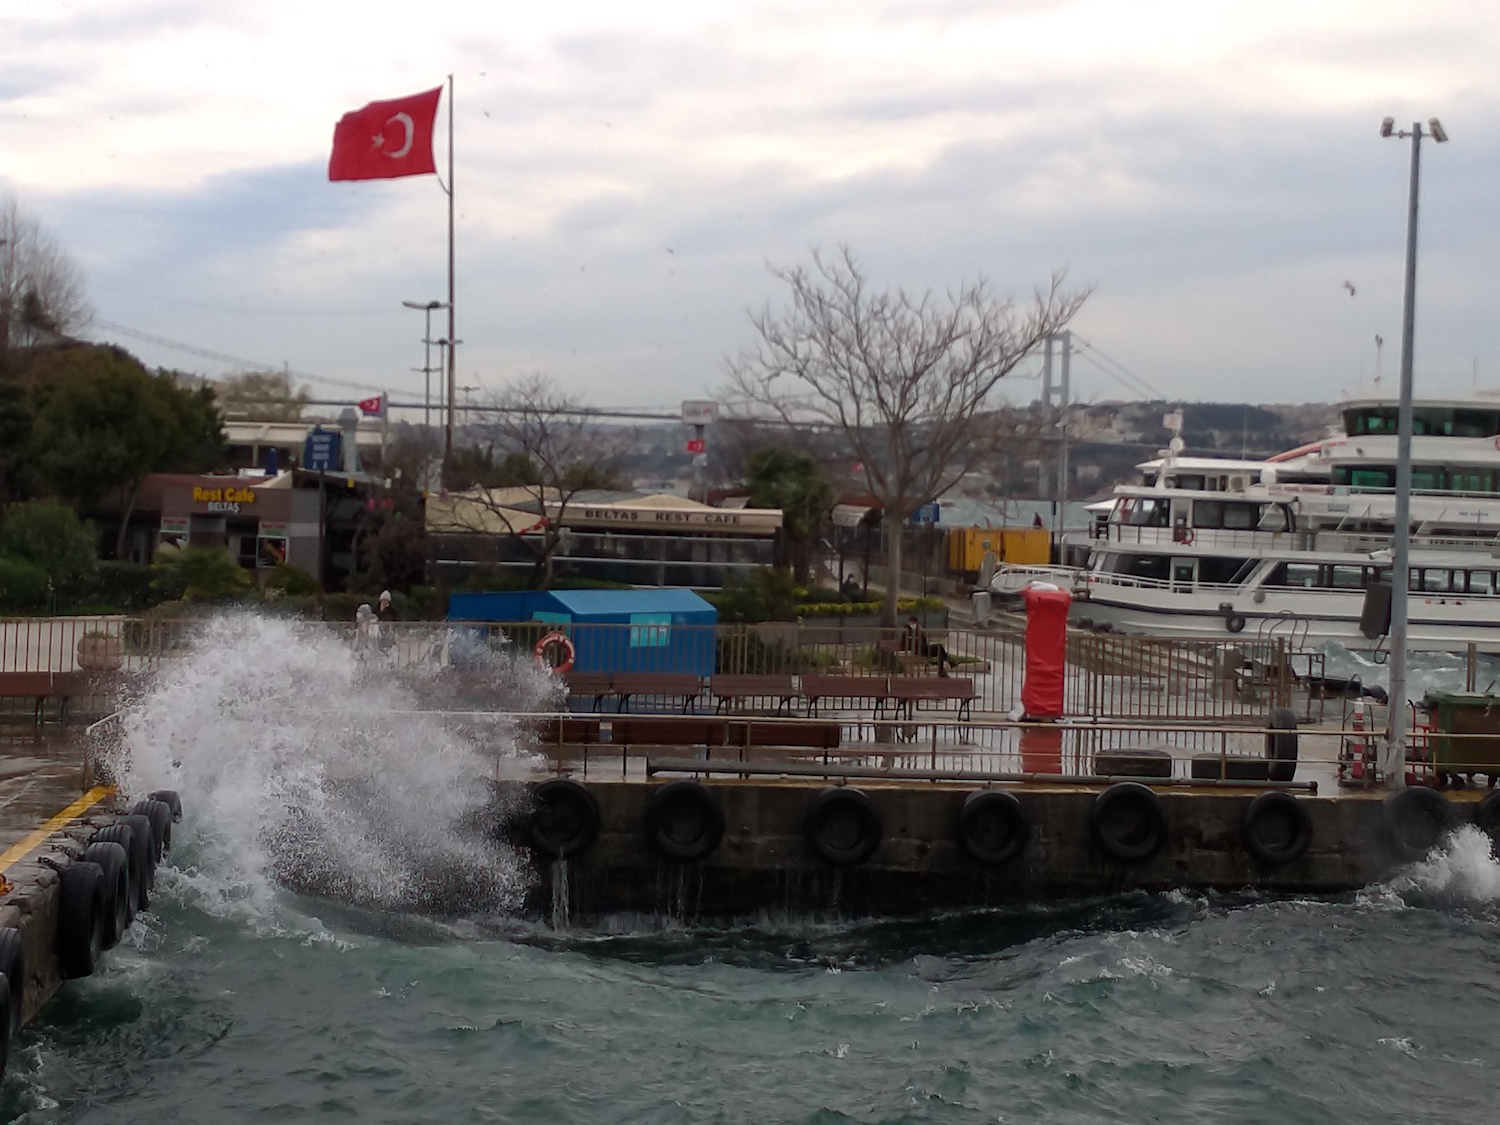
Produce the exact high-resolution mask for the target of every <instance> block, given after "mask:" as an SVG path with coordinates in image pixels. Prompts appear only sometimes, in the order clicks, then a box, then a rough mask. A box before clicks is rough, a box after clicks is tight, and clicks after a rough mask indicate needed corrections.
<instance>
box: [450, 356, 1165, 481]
mask: <svg viewBox="0 0 1500 1125" xmlns="http://www.w3.org/2000/svg"><path fill="white" fill-rule="evenodd" d="M459 342H460V343H462V342H463V341H459ZM1141 483H1142V484H1144V485H1145V486H1146V487H1147V488H1154V487H1156V474H1155V473H1147V474H1146V475H1145V476H1143V477H1142V478H1141Z"/></svg>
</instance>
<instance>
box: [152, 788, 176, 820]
mask: <svg viewBox="0 0 1500 1125" xmlns="http://www.w3.org/2000/svg"><path fill="white" fill-rule="evenodd" d="M146 797H147V798H148V799H149V800H152V801H160V802H161V803H162V804H164V805H166V806H167V808H169V809H171V810H172V819H173V820H174V821H177V822H179V823H180V822H181V820H182V798H181V797H179V796H178V795H177V790H175V789H158V790H157V791H156V792H155V793H147V794H146Z"/></svg>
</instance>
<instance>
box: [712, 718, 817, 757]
mask: <svg viewBox="0 0 1500 1125" xmlns="http://www.w3.org/2000/svg"><path fill="white" fill-rule="evenodd" d="M731 723H732V724H733V725H732V726H731V728H730V731H729V740H730V744H731V745H734V746H745V747H751V748H754V747H767V746H796V747H803V748H809V747H810V748H812V749H814V750H834V749H837V747H838V745H839V741H840V739H841V738H842V737H843V727H842V726H841V725H840V724H839V723H837V722H834V721H829V720H823V719H814V720H799V721H798V722H779V723H772V722H756V721H755V720H753V719H733V720H731Z"/></svg>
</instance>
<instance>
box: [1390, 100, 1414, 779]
mask: <svg viewBox="0 0 1500 1125" xmlns="http://www.w3.org/2000/svg"><path fill="white" fill-rule="evenodd" d="M1421 161H1422V124H1421V122H1417V123H1415V124H1414V125H1412V128H1411V186H1410V188H1409V189H1408V192H1407V200H1406V296H1405V299H1404V301H1403V302H1402V309H1401V399H1400V406H1399V408H1398V413H1397V419H1396V516H1395V526H1394V528H1392V530H1393V532H1394V535H1393V536H1392V540H1391V632H1390V640H1391V687H1390V693H1389V699H1388V702H1387V704H1386V727H1385V737H1386V760H1385V762H1384V763H1382V767H1381V768H1382V772H1383V773H1384V774H1385V783H1386V786H1387V787H1388V788H1391V789H1400V788H1401V787H1403V786H1404V785H1405V784H1406V624H1407V615H1406V603H1407V590H1408V588H1409V587H1410V584H1411V578H1410V575H1411V568H1410V565H1409V563H1408V560H1409V558H1410V555H1411V382H1412V377H1411V366H1412V333H1413V331H1414V330H1415V327H1416V310H1417V183H1418V173H1419V170H1420V168H1421Z"/></svg>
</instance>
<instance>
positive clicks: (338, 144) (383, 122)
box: [328, 86, 443, 180]
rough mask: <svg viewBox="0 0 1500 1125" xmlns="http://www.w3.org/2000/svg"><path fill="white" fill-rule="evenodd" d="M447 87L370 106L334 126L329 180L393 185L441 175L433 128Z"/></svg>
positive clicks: (329, 160)
mask: <svg viewBox="0 0 1500 1125" xmlns="http://www.w3.org/2000/svg"><path fill="white" fill-rule="evenodd" d="M442 93H443V88H442V87H441V86H439V87H438V88H437V89H435V90H428V91H427V92H426V93H422V94H413V95H412V96H411V97H409V98H395V99H394V100H392V101H388V102H371V103H370V104H369V105H367V106H365V107H364V108H363V109H356V110H354V111H353V112H352V113H346V114H344V116H343V117H341V118H339V123H338V124H337V125H335V126H334V127H333V155H332V156H331V157H329V159H328V178H329V179H330V180H393V179H395V178H396V177H397V176H420V175H423V174H425V173H427V172H436V171H437V165H436V164H435V163H433V160H432V126H433V123H434V122H435V121H436V120H437V108H438V98H439V97H441V96H442Z"/></svg>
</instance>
